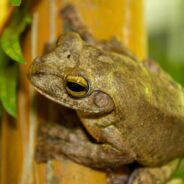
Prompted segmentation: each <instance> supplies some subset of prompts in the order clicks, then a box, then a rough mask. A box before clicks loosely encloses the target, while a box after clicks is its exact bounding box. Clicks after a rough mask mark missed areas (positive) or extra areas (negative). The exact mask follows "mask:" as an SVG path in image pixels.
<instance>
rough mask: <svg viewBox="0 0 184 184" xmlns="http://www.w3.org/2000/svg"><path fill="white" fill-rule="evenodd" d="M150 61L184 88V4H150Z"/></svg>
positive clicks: (149, 0) (166, 0)
mask: <svg viewBox="0 0 184 184" xmlns="http://www.w3.org/2000/svg"><path fill="white" fill-rule="evenodd" d="M145 5H146V7H145V18H146V22H147V29H148V39H149V42H148V44H149V46H148V48H149V51H148V53H149V54H148V55H149V57H150V58H152V59H155V60H156V61H157V62H159V63H160V65H161V66H162V68H163V69H164V70H165V71H167V72H168V73H170V74H171V75H172V77H173V78H174V79H175V80H176V81H178V82H179V83H181V84H182V85H183V86H184V12H183V9H184V1H183V0H161V1H159V0H155V1H153V0H146V1H145Z"/></svg>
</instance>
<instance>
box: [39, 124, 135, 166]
mask: <svg viewBox="0 0 184 184" xmlns="http://www.w3.org/2000/svg"><path fill="white" fill-rule="evenodd" d="M36 151H37V152H36V160H37V161H39V162H43V161H47V160H48V159H60V158H61V157H62V155H65V156H67V157H69V158H70V159H72V160H74V161H76V162H78V163H82V164H84V165H88V166H90V167H94V168H107V167H118V166H121V165H124V163H125V162H131V160H128V159H127V158H130V159H132V158H131V157H129V155H126V154H129V153H126V152H125V153H122V152H120V151H119V150H117V149H116V148H114V147H113V146H111V145H110V144H106V143H97V142H96V141H95V140H93V138H90V137H89V135H87V133H85V130H83V129H82V128H81V127H80V128H73V129H68V128H67V127H64V126H60V125H58V124H50V125H49V124H47V125H44V126H42V127H41V130H40V133H39V140H38V145H37V150H36ZM125 159H126V160H125Z"/></svg>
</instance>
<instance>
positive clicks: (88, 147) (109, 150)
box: [28, 33, 184, 184]
mask: <svg viewBox="0 0 184 184" xmlns="http://www.w3.org/2000/svg"><path fill="white" fill-rule="evenodd" d="M67 76H81V77H82V78H84V79H86V80H87V81H88V84H89V86H88V87H89V90H88V92H87V94H86V95H85V96H83V97H81V98H74V97H72V96H71V94H69V93H68V91H67V90H66V78H67ZM28 78H29V80H30V81H31V83H32V84H33V86H34V87H35V88H36V90H37V91H38V92H40V93H41V94H42V95H44V96H46V97H47V98H49V99H51V100H53V101H55V102H57V103H59V104H61V105H62V106H66V107H68V108H71V109H74V110H75V111H76V112H77V116H78V118H79V120H80V121H81V123H82V125H83V126H84V127H85V129H86V131H87V132H88V133H89V134H90V136H92V138H93V139H94V141H91V140H90V139H89V137H88V136H86V135H85V133H84V131H83V130H82V129H81V128H79V129H75V130H69V129H66V128H65V127H62V126H59V127H58V131H59V129H60V131H61V132H62V133H61V134H60V135H59V139H58V140H57V141H58V142H60V144H59V143H58V144H57V150H59V151H58V152H57V153H54V151H52V152H53V153H52V154H51V155H52V156H51V157H52V158H56V159H58V158H59V157H60V155H62V154H64V155H66V156H68V157H69V158H71V159H73V160H75V161H77V162H79V163H82V164H85V165H88V166H90V167H95V168H108V167H109V168H113V167H121V166H123V165H126V164H130V163H132V162H137V163H139V164H140V165H143V166H145V167H144V168H141V169H138V170H136V171H135V172H134V173H133V174H132V176H131V177H130V179H129V183H133V184H139V183H140V184H144V183H145V184H152V183H155V184H157V183H165V182H166V181H167V180H168V178H169V177H170V175H171V174H172V172H173V171H174V170H175V168H176V165H177V164H174V166H173V164H167V165H164V164H165V163H167V162H169V161H171V160H173V159H175V158H180V157H182V156H183V155H184V92H183V89H182V87H181V86H180V85H178V84H177V83H175V82H174V81H173V80H172V79H171V78H170V77H169V76H168V75H167V74H166V73H164V72H163V71H162V70H161V69H160V68H159V66H157V65H154V67H153V66H152V67H150V64H149V63H145V64H144V63H142V62H139V61H135V60H133V59H132V58H131V57H128V56H127V55H122V54H118V53H115V52H110V51H105V50H102V49H100V48H97V47H96V46H93V45H90V44H88V43H86V42H84V41H83V40H82V39H81V38H80V36H79V35H78V34H77V33H67V34H65V35H62V36H61V37H60V39H59V40H58V42H57V46H56V48H55V49H54V50H52V51H51V52H49V53H48V54H45V55H43V56H41V57H40V58H37V59H35V60H34V61H33V63H32V65H31V67H30V70H29V73H28ZM55 132H57V131H56V130H55V131H52V130H50V132H49V130H47V133H48V134H49V135H52V136H53V135H54V133H55ZM56 134H57V133H56ZM57 136H58V134H57ZM55 141H56V140H55ZM58 145H60V146H59V147H58ZM53 150H54V143H53ZM54 154H55V155H54ZM48 157H49V156H48ZM160 165H164V166H160ZM146 167H155V168H149V169H147V168H146ZM152 172H153V173H152ZM135 173H136V174H135ZM137 173H138V174H137ZM150 173H151V174H150ZM154 175H155V176H154ZM152 176H154V177H152ZM145 178H149V179H146V181H145ZM155 178H156V179H155ZM149 180H150V181H149Z"/></svg>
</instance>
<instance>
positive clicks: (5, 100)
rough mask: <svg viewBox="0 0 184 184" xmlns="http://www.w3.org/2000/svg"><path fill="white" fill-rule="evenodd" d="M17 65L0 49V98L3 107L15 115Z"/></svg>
mask: <svg viewBox="0 0 184 184" xmlns="http://www.w3.org/2000/svg"><path fill="white" fill-rule="evenodd" d="M17 79H18V65H17V64H16V63H14V62H13V61H10V58H8V57H7V56H6V55H5V53H3V51H2V50H1V49H0V100H1V103H2V106H3V107H4V109H5V110H6V111H7V112H8V113H9V114H10V115H12V116H13V117H16V88H17Z"/></svg>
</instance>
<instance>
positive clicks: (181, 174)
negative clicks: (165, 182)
mask: <svg viewBox="0 0 184 184" xmlns="http://www.w3.org/2000/svg"><path fill="white" fill-rule="evenodd" d="M174 177H175V178H183V179H184V159H182V161H181V163H180V166H179V168H178V169H177V171H176V173H175V174H174Z"/></svg>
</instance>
